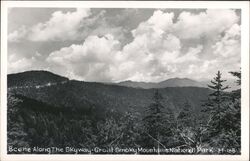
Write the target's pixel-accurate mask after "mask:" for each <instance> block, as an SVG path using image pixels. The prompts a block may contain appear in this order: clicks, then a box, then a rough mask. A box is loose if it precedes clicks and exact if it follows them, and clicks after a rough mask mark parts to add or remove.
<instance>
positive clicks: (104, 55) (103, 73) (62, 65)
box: [46, 35, 120, 81]
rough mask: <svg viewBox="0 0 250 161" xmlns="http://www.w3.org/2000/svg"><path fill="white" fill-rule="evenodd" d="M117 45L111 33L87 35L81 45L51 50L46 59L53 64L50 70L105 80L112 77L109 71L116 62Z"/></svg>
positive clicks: (74, 76)
mask: <svg viewBox="0 0 250 161" xmlns="http://www.w3.org/2000/svg"><path fill="white" fill-rule="evenodd" d="M119 45H120V43H119V41H117V40H114V37H113V36H112V35H105V37H98V36H89V37H88V38H87V39H86V40H85V42H84V43H83V44H81V45H71V46H69V47H65V48H62V49H61V50H59V51H55V52H52V53H51V54H50V55H49V57H48V58H47V59H46V61H47V62H48V63H50V64H53V65H52V66H51V67H52V70H53V69H56V70H59V73H61V74H62V75H65V74H66V75H68V76H69V77H71V78H72V77H73V78H79V79H84V80H87V81H95V80H99V81H107V80H110V79H112V75H109V74H110V72H109V71H110V68H112V66H113V65H114V63H116V60H115V59H114V55H115V54H116V52H117V51H118V50H119ZM57 72H58V71H57Z"/></svg>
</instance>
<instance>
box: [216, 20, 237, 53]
mask: <svg viewBox="0 0 250 161" xmlns="http://www.w3.org/2000/svg"><path fill="white" fill-rule="evenodd" d="M212 47H213V49H214V54H215V55H217V56H220V55H221V56H223V57H230V56H237V55H240V51H241V50H240V26H239V25H238V24H234V25H233V26H232V27H231V28H230V29H228V30H227V31H226V32H225V35H224V36H223V37H222V38H221V39H220V40H219V41H218V42H216V44H215V45H213V46H212Z"/></svg>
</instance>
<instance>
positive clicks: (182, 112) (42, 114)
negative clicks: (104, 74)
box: [8, 71, 241, 154]
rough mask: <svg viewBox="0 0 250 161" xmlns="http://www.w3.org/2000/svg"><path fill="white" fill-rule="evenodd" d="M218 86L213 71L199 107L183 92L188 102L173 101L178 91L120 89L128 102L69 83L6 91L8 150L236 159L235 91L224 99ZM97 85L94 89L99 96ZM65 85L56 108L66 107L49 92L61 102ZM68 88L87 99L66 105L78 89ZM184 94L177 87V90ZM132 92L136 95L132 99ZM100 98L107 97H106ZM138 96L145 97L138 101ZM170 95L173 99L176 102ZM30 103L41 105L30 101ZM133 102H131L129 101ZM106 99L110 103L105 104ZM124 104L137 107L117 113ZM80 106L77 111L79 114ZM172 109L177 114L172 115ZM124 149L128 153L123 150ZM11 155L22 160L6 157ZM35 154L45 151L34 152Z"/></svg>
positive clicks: (237, 100)
mask: <svg viewBox="0 0 250 161" xmlns="http://www.w3.org/2000/svg"><path fill="white" fill-rule="evenodd" d="M231 74H232V75H234V76H236V77H237V78H238V80H237V83H238V85H240V78H241V77H240V73H239V72H231ZM223 82H225V80H223V79H222V74H221V73H220V72H219V71H218V73H217V74H216V77H215V78H214V79H213V80H212V81H211V84H210V85H208V88H210V89H211V90H207V89H206V91H210V93H209V94H208V95H207V98H206V99H203V101H201V100H199V99H198V98H197V99H198V100H199V101H200V104H197V103H195V101H193V100H192V99H190V97H192V95H193V96H196V95H195V94H194V93H187V94H189V96H188V95H187V94H186V95H184V94H183V93H182V97H184V96H186V97H184V98H182V100H183V101H180V102H178V96H177V94H175V93H174V92H175V91H174V90H175V88H173V89H171V92H172V93H171V94H172V95H171V94H166V93H164V92H166V91H167V89H157V90H156V89H150V90H142V89H133V88H126V87H117V88H119V90H122V91H119V90H118V91H119V92H121V93H124V92H127V93H128V95H122V94H119V95H118V96H117V95H116V96H114V94H113V95H111V93H112V92H114V91H116V90H117V89H116V87H115V86H111V87H110V88H111V90H109V93H108V92H107V91H108V90H106V89H105V88H107V87H106V86H105V85H100V84H95V85H97V86H98V87H99V88H100V89H99V90H96V91H94V90H86V89H88V88H91V87H90V86H91V85H90V86H88V87H86V86H84V87H83V86H78V85H79V84H78V83H77V82H73V85H72V84H67V83H66V84H63V85H62V84H60V85H58V86H54V87H52V89H51V88H50V87H44V88H45V90H42V89H36V91H37V93H35V89H33V88H32V89H29V90H26V91H24V89H21V90H18V89H10V90H9V91H8V149H9V147H32V148H33V147H37V146H38V147H43V148H49V147H58V148H65V147H74V148H86V149H89V150H90V151H81V152H79V151H78V153H84V154H87V153H96V154H106V153H109V154H113V153H115V154H135V153H136V154H137V153H139V154H190V153H191V154H200V153H202V154H240V149H241V142H240V140H241V137H240V136H241V124H240V122H241V113H240V111H241V102H240V98H241V96H240V89H238V90H235V91H232V92H226V91H225V90H226V89H227V88H228V87H227V86H226V87H224V86H223ZM95 85H94V86H92V88H94V89H96V86H95ZM62 86H66V87H67V88H63V89H64V90H65V89H68V90H69V91H67V92H68V95H67V96H68V97H66V96H65V97H62V98H61V101H65V102H64V104H60V103H55V102H56V101H59V97H57V96H56V95H55V97H48V95H50V94H49V92H51V90H55V91H56V90H58V95H60V92H62V91H60V90H59V89H62ZM72 86H73V87H74V86H78V90H79V91H81V92H80V93H84V92H83V90H86V91H88V93H87V92H85V93H87V94H84V95H82V96H81V95H79V96H76V97H77V98H80V97H82V99H79V101H75V102H74V103H72V102H71V104H70V103H66V102H67V101H71V99H75V98H74V97H75V95H73V94H74V93H76V91H73V90H76V89H75V88H70V87H72ZM181 89H182V88H176V90H177V91H178V90H181ZM186 89H188V88H183V89H182V90H183V91H184V93H185V92H188V91H186ZM197 89H199V88H197ZM129 90H131V91H132V92H135V93H136V95H135V94H132V93H131V92H130V91H129ZM137 90H138V91H139V92H138V91H137ZM199 90H201V89H199ZM199 90H197V91H199ZM104 91H106V93H103V92H104ZM189 91H190V90H189ZM98 92H99V93H98ZM143 92H144V93H143ZM149 92H151V95H149ZM41 93H42V95H41ZM44 93H47V94H48V95H47V96H46V95H45V94H44ZM97 93H98V94H97ZM100 93H101V94H100ZM180 93H181V92H180ZM39 94H40V95H39ZM54 94H55V92H54ZM129 94H131V95H129ZM143 94H145V95H144V97H146V98H143ZM70 95H71V96H70ZM97 95H100V96H99V97H101V96H104V95H105V97H104V98H103V99H102V100H101V101H100V100H99V101H100V102H99V103H98V104H95V103H94V100H95V99H94V98H97ZM38 96H39V97H38ZM60 96H61V95H60ZM136 96H137V97H136ZM149 96H151V97H149ZM173 96H176V97H175V98H173ZM35 97H36V98H39V99H34V98H35ZM197 97H198V96H197ZM87 98H88V99H87ZM116 98H117V99H116ZM202 98H204V97H202ZM52 99H54V100H52ZM65 99H66V100H65ZM106 99H107V100H106ZM133 99H134V100H136V101H132V100H133ZM147 99H148V100H147ZM175 99H176V100H175ZM87 100H88V101H87ZM105 100H106V101H107V102H109V101H113V102H112V103H110V104H107V103H105ZM129 100H131V101H132V103H135V104H136V106H134V105H133V104H131V102H130V103H128V104H127V107H124V109H125V110H120V109H119V108H114V107H117V106H118V107H120V106H125V105H126V102H128V101H129ZM144 100H146V102H142V101H144ZM173 100H175V101H174V102H175V105H173ZM102 101H103V102H102ZM120 101H121V102H122V101H123V103H121V102H120ZM196 101H197V100H196ZM82 102H84V103H82ZM97 102H98V100H97ZM177 102H178V103H177ZM81 103H82V104H81ZM79 104H81V106H80V107H79ZM138 104H141V106H144V108H143V107H141V106H138ZM177 104H178V109H177V110H176V109H175V110H174V108H176V107H177ZM115 105H116V106H115ZM194 105H195V106H194ZM197 105H200V107H199V108H200V109H202V110H201V111H197V109H198V107H196V106H197ZM104 106H106V107H104ZM139 107H140V109H139V110H138V109H137V108H139ZM95 148H99V149H106V150H99V151H98V150H97V151H95V150H93V149H95ZM112 148H113V149H114V148H116V151H114V150H110V149H112ZM129 148H130V150H128V151H124V149H126V150H127V149H129ZM140 148H145V149H153V151H147V150H145V151H143V150H139V151H138V149H140ZM171 148H175V149H176V151H162V150H161V149H165V150H166V149H171ZM117 149H118V150H117ZM133 149H137V151H134V150H133ZM178 150H179V151H178ZM188 150H189V151H188ZM8 152H9V153H24V152H13V151H10V150H9V151H8ZM32 153H48V152H46V151H33V152H32ZM49 153H65V151H64V152H59V151H52V152H51V151H50V152H49ZM67 153H75V152H74V151H69V152H67Z"/></svg>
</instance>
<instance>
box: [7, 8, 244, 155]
mask: <svg viewBox="0 0 250 161" xmlns="http://www.w3.org/2000/svg"><path fill="white" fill-rule="evenodd" d="M242 23H243V22H242V9H241V8H204V7H203V8H196V7H194V8H190V7H189V8H185V7H183V8H173V7H170V8H168V7H162V8H161V7H159V8H158V7H157V8H154V7H150V8H148V7H145V8H143V7H138V8H136V7H132V8H131V7H130V8H129V7H116V8H115V7H97V8H95V7H82V6H79V7H77V6H76V7H55V6H54V7H8V8H7V36H6V38H7V40H6V42H7V53H3V54H6V72H7V73H6V80H7V82H6V84H7V87H6V99H7V100H6V103H7V105H6V126H7V127H6V141H7V143H6V146H7V147H6V150H7V154H8V155H16V154H21V155H22V154H26V155H27V154H36V155H39V154H48V155H53V154H77V155H107V154H108V155H163V156H164V155H165V156H166V155H194V156H196V155H227V156H229V155H230V156H234V155H235V156H240V155H241V154H242V142H244V140H242V122H243V120H242V108H243V107H244V106H243V105H244V104H243V103H242V92H241V91H242V88H241V86H242V79H241V78H242V70H245V68H246V67H244V66H242V61H243V59H242V55H243V54H249V53H242V52H243V50H242V36H244V35H243V34H242ZM244 51H245V50H244ZM247 92H249V91H247ZM244 108H249V107H244ZM248 119H249V118H248ZM246 121H247V120H246Z"/></svg>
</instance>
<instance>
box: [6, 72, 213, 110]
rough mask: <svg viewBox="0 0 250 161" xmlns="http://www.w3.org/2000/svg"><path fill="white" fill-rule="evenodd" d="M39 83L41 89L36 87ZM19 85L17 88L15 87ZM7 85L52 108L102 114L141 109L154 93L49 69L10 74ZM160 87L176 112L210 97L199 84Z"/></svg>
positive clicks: (168, 105) (165, 101) (198, 106)
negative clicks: (81, 79) (196, 85)
mask: <svg viewBox="0 0 250 161" xmlns="http://www.w3.org/2000/svg"><path fill="white" fill-rule="evenodd" d="M172 81H173V80H172ZM62 82H63V83H62ZM185 82H187V81H186V80H185ZM168 83H169V81H167V82H165V81H164V82H162V83H161V84H160V85H162V86H165V85H166V84H167V85H169V84H168ZM170 83H172V82H170ZM46 84H47V85H46ZM51 84H53V85H51ZM22 85H23V86H22ZM39 85H40V86H41V88H37V86H39ZM160 85H159V86H160ZM16 86H18V88H13V87H16ZM8 87H10V88H9V90H8V93H11V94H14V95H19V96H24V97H26V98H29V99H33V100H36V101H39V102H43V103H46V104H47V105H50V106H52V107H59V108H60V107H61V108H69V109H73V110H74V111H78V110H82V109H85V110H93V111H96V112H95V113H99V114H100V115H103V114H104V112H105V111H107V110H113V109H115V110H116V111H119V112H122V113H123V112H125V111H128V109H131V108H132V109H133V110H135V111H139V112H142V111H144V110H145V108H147V107H148V106H149V105H150V104H151V103H152V98H153V95H154V92H155V89H152V88H149V89H145V88H132V87H125V86H121V85H117V84H105V83H96V82H84V81H76V80H69V79H68V78H65V77H61V76H58V75H55V74H53V73H51V72H46V71H36V72H34V71H31V72H24V73H18V74H11V75H8ZM158 90H159V92H160V93H161V94H162V96H163V100H162V103H163V105H164V106H165V107H166V108H170V109H172V110H173V111H175V113H178V112H179V111H180V109H181V108H182V107H183V104H184V102H185V101H187V100H188V101H189V102H190V104H191V105H192V108H193V110H194V111H196V112H198V111H200V110H201V104H202V102H201V101H203V100H205V99H207V96H208V94H209V93H210V92H211V91H210V90H209V89H207V88H200V87H166V88H159V89H158Z"/></svg>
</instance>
